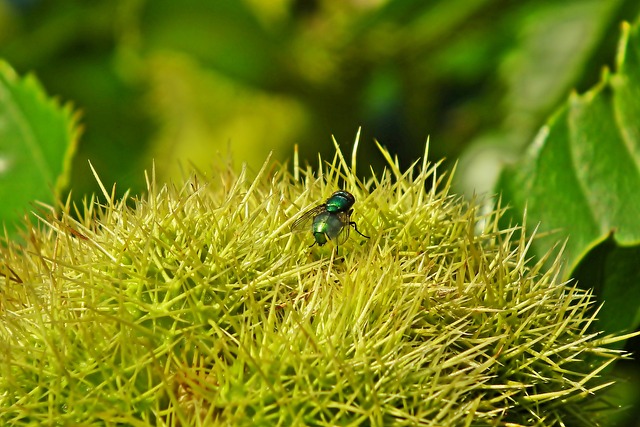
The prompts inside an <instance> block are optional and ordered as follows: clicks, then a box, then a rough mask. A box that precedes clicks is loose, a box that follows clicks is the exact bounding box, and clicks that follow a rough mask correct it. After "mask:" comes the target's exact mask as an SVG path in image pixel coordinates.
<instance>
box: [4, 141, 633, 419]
mask: <svg viewBox="0 0 640 427" xmlns="http://www.w3.org/2000/svg"><path fill="white" fill-rule="evenodd" d="M336 147H337V145H336ZM356 147H357V144H356ZM355 151H356V150H355V149H354V155H353V159H352V161H351V165H348V164H347V162H346V160H345V159H344V158H343V155H342V153H341V152H340V151H339V149H338V150H337V153H336V156H335V157H334V159H333V161H332V162H331V163H329V164H327V165H325V166H324V167H322V168H321V169H320V171H319V172H317V173H314V171H313V170H312V169H311V168H310V167H307V168H304V169H300V168H298V167H297V161H296V168H295V171H294V173H293V174H291V173H290V172H288V170H287V168H286V167H284V166H277V165H274V164H272V163H271V162H269V161H267V162H266V163H265V165H264V167H263V168H262V170H260V171H259V172H258V173H257V176H256V177H255V179H251V180H250V179H248V178H247V175H248V174H247V172H246V170H244V169H243V170H242V171H241V172H240V173H239V174H235V173H234V172H233V171H232V170H231V169H230V168H218V169H217V170H216V171H215V173H214V174H212V175H211V177H204V176H202V175H194V176H193V177H192V178H190V179H188V180H186V182H185V183H184V184H182V185H179V186H173V185H163V186H159V185H157V184H156V182H155V179H154V178H153V176H152V177H150V178H149V180H148V181H149V183H148V195H146V196H144V197H140V198H130V197H125V198H124V199H122V200H120V201H117V200H115V198H114V197H113V195H112V194H110V193H108V192H107V191H106V190H104V189H103V191H104V195H105V197H106V199H107V202H106V203H104V204H99V203H97V202H96V201H95V200H93V199H92V200H90V201H88V202H87V203H86V204H85V206H84V207H83V209H82V210H81V211H80V212H75V215H72V212H71V211H72V208H71V207H70V206H69V203H67V204H66V205H65V206H63V208H62V209H61V212H60V213H55V212H54V210H53V209H51V210H50V211H49V212H48V213H41V214H39V216H40V221H39V224H38V225H37V226H36V227H29V226H27V227H28V229H27V232H26V233H25V243H24V244H22V245H18V244H16V243H12V242H6V243H5V245H4V246H5V247H3V249H2V253H1V257H2V272H3V277H0V289H1V290H2V291H1V294H0V304H1V306H0V316H1V320H0V337H1V338H0V349H1V350H0V424H2V425H89V424H91V425H105V426H113V425H131V426H146V425H158V426H179V425H180V426H187V425H283V426H291V425H326V426H333V425H351V426H371V425H429V426H463V425H505V426H506V425H510V426H516V425H571V426H580V425H584V426H589V425H597V424H598V423H599V420H600V415H601V410H602V406H603V404H602V402H601V401H600V399H599V394H598V392H599V390H600V389H601V388H603V387H605V386H606V385H607V384H608V382H607V381H606V380H604V379H602V378H600V374H601V373H602V371H603V369H605V368H606V367H607V366H608V365H610V364H611V363H612V362H614V361H615V360H616V359H619V358H620V357H622V356H624V355H623V354H621V353H619V352H616V351H613V350H609V349H607V348H605V347H604V344H606V343H607V342H610V341H613V340H615V339H618V338H615V337H609V338H606V339H603V338H600V337H598V335H597V333H595V332H593V331H592V330H591V328H590V326H591V324H592V321H593V320H594V316H595V313H594V310H593V307H592V297H591V294H590V293H589V292H585V291H583V290H581V289H579V288H577V287H576V286H575V284H571V283H562V282H561V281H560V279H559V274H558V267H559V262H556V263H555V264H554V267H553V268H552V269H551V270H543V267H542V265H543V261H544V260H537V261H535V260H534V261H531V260H529V259H528V257H527V249H528V244H529V241H527V240H526V239H525V238H524V237H522V236H524V234H525V233H522V232H521V231H522V229H519V228H517V227H513V228H510V229H506V230H505V229H500V228H499V227H498V219H499V217H500V215H501V214H502V210H501V209H500V208H498V209H497V210H495V211H492V212H489V213H487V214H481V213H480V211H481V209H480V207H479V206H480V205H479V204H478V203H476V202H473V201H472V202H465V201H463V200H462V199H461V198H459V197H455V196H453V195H450V194H449V192H448V190H449V181H447V180H445V179H444V178H443V177H442V176H440V175H438V174H437V169H436V165H431V164H428V163H427V162H426V161H422V163H421V164H415V165H414V166H412V167H411V168H410V169H409V170H407V171H406V172H402V171H401V170H400V167H399V166H398V162H397V160H394V159H392V158H391V156H390V155H389V153H388V152H387V151H385V150H384V149H381V152H382V154H383V155H384V157H385V158H386V159H387V160H388V163H389V167H388V169H387V170H386V171H385V172H384V173H383V174H382V175H381V176H377V177H376V176H374V177H372V178H370V179H369V180H367V181H365V182H361V181H360V180H359V179H358V178H357V177H356V174H355V167H356V162H355ZM425 157H426V153H425ZM338 188H345V189H347V190H348V191H350V192H352V193H353V194H354V195H355V197H356V200H357V202H356V204H355V206H354V208H355V212H354V214H353V216H352V220H354V221H356V222H357V223H358V227H359V229H360V230H361V231H362V232H363V233H364V234H366V235H368V236H370V237H371V238H370V239H369V240H366V239H364V238H363V237H361V236H359V235H358V234H357V233H352V235H351V236H350V238H349V240H348V241H347V243H345V244H344V245H341V246H340V248H339V249H338V250H336V248H335V246H332V245H331V244H328V245H325V246H324V247H317V246H315V247H312V248H310V249H309V248H308V246H309V245H310V244H311V243H313V237H312V235H311V233H309V234H308V235H307V234H302V235H300V234H297V235H296V234H293V235H292V234H291V233H289V227H290V225H291V223H292V221H293V220H294V219H295V218H296V216H297V215H298V214H299V213H300V212H302V211H304V210H305V209H307V208H309V207H311V206H314V205H315V204H316V203H318V202H320V201H323V200H325V199H326V198H327V197H328V196H329V195H330V194H331V193H332V192H333V191H335V190H336V189H338ZM74 217H76V218H79V219H74Z"/></svg>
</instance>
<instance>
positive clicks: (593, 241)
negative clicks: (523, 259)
mask: <svg viewBox="0 0 640 427" xmlns="http://www.w3.org/2000/svg"><path fill="white" fill-rule="evenodd" d="M619 49H620V50H619V55H618V60H617V66H618V71H617V73H616V74H615V75H610V74H609V73H607V72H605V73H604V76H603V79H602V82H601V83H600V84H599V85H598V86H596V87H595V88H594V89H592V90H590V91H589V92H587V93H586V94H584V95H581V96H580V95H577V94H573V95H572V96H571V97H570V99H569V101H568V102H567V104H566V105H565V106H564V107H563V108H562V109H561V111H559V112H558V113H557V114H556V115H555V116H554V117H553V118H552V119H551V120H550V121H549V123H548V124H547V125H546V126H545V127H544V128H543V129H542V131H541V132H540V133H539V136H538V138H537V139H536V140H535V141H534V143H533V145H532V146H531V149H530V151H529V152H528V153H527V155H526V156H525V157H524V159H522V161H521V163H520V164H518V165H516V166H514V167H510V168H507V169H505V171H504V172H503V174H502V176H501V179H500V183H499V189H500V190H501V191H502V194H503V197H504V198H505V199H506V200H507V201H508V202H509V204H510V205H511V206H512V207H513V215H514V217H515V218H518V217H519V216H521V215H522V214H523V213H524V211H525V206H526V213H527V221H528V222H529V224H532V223H533V224H537V223H540V224H541V230H542V231H552V230H559V233H554V234H553V235H552V236H551V238H553V239H554V240H557V238H558V237H562V236H565V237H569V240H568V242H567V250H566V253H565V256H566V257H567V258H568V265H569V266H570V267H571V268H572V269H574V268H575V269H574V270H573V273H572V275H573V276H575V277H578V278H580V283H581V285H582V286H583V287H588V288H594V289H596V290H597V291H598V296H599V297H600V298H601V300H602V299H603V298H604V299H607V304H605V305H604V307H603V310H602V311H601V312H600V315H599V317H600V319H602V324H601V326H602V327H606V328H612V329H605V330H607V331H608V332H612V331H613V330H617V331H619V330H620V329H626V328H631V327H633V326H635V322H636V313H637V312H638V307H639V305H638V302H639V300H638V299H637V298H628V297H629V295H628V294H627V293H626V291H625V290H626V289H628V288H630V287H638V286H640V275H639V274H637V270H638V267H637V257H636V256H635V254H637V253H638V249H637V245H638V243H639V242H640V197H638V189H639V188H640V124H639V123H638V117H640V36H639V34H638V27H637V26H634V27H633V28H631V27H630V26H629V25H627V24H625V25H624V26H623V34H622V38H621V42H620V48H619ZM609 236H611V237H610V241H609V242H608V243H607V245H605V246H600V247H599V248H598V249H597V250H593V249H592V248H593V247H594V246H595V245H597V244H598V243H599V242H602V241H604V240H605V239H607V238H608V237H609ZM548 245H549V241H548V240H546V239H540V240H539V241H538V242H537V246H536V251H537V252H538V254H542V253H544V252H545V251H546V250H547V249H548V247H549V246H548ZM622 246H625V247H626V248H624V249H623V248H622ZM589 250H592V252H589V253H588V255H587V252H588V251H589ZM612 257H613V258H615V259H613V258H612ZM581 260H582V262H581ZM578 263H579V264H578ZM576 266H577V268H576ZM614 266H615V268H614ZM622 272H626V273H625V274H621V273H622ZM631 272H636V273H634V274H631ZM596 273H597V274H596ZM624 295H626V296H627V298H624V297H623V296H624ZM614 296H619V297H618V298H615V299H617V301H615V302H613V301H611V302H610V303H609V299H613V298H614ZM619 311H624V312H626V314H625V316H623V317H620V316H619V315H618V313H617V312H619Z"/></svg>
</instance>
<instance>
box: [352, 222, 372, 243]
mask: <svg viewBox="0 0 640 427" xmlns="http://www.w3.org/2000/svg"><path fill="white" fill-rule="evenodd" d="M349 225H350V226H351V227H353V229H354V230H356V233H358V234H359V235H361V236H362V237H366V238H367V239H368V238H369V236H365V235H364V234H362V233H361V232H360V230H358V226H357V225H356V223H355V222H354V221H350V222H349Z"/></svg>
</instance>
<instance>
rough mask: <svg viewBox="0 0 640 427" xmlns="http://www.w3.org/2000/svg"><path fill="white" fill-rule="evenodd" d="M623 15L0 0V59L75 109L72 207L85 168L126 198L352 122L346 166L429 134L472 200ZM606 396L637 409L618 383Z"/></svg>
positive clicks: (618, 10)
mask: <svg viewBox="0 0 640 427" xmlns="http://www.w3.org/2000/svg"><path fill="white" fill-rule="evenodd" d="M639 13H640V2H639V1H638V0H563V1H558V0H535V1H534V0H522V1H513V0H511V1H507V0H494V1H490V0H433V1H426V0H386V1H385V0H344V1H335V0H334V1H330V0H317V1H313V0H270V1H263V0H244V1H241V0H216V1H213V0H209V1H204V0H189V1H186V2H175V1H168V0H154V1H143V0H131V1H123V0H116V1H108V2H107V1H80V0H66V1H47V0H12V1H9V0H0V58H2V59H4V60H6V61H7V62H8V63H10V64H11V66H13V67H14V68H15V69H16V71H17V72H18V73H19V74H20V75H24V74H26V73H29V72H33V73H34V74H35V75H36V76H37V78H38V79H39V80H40V81H41V82H42V85H43V86H44V88H45V89H46V91H47V92H48V93H49V94H51V95H54V96H57V97H59V99H60V100H61V101H63V102H67V101H71V102H72V103H73V104H74V106H75V108H76V109H77V110H79V111H80V112H81V115H82V116H81V119H80V122H81V123H82V126H83V134H82V136H81V138H80V144H79V146H78V151H77V154H76V156H75V158H74V164H73V167H72V169H71V183H70V186H69V188H71V189H73V193H74V195H75V197H76V200H78V199H80V198H81V197H82V196H83V195H84V194H88V193H92V192H98V187H97V185H96V183H95V179H94V177H93V175H92V174H91V171H90V168H89V165H88V160H90V161H91V162H92V164H93V165H94V166H95V168H96V170H97V172H98V174H99V175H100V177H101V179H102V181H103V182H104V183H105V185H106V186H107V188H110V187H111V185H112V184H113V183H115V182H117V184H118V186H117V189H118V194H122V193H124V191H125V190H127V189H129V188H131V189H132V192H133V194H139V193H141V192H143V191H144V189H145V180H144V174H143V171H144V170H145V169H146V170H149V169H150V168H151V165H152V162H155V166H156V171H157V176H158V180H159V181H160V182H163V181H167V180H170V179H179V177H180V176H181V174H182V173H183V171H186V170H189V169H190V168H192V167H194V166H195V167H197V168H199V169H200V170H202V171H205V172H206V171H209V170H210V165H211V164H213V163H214V162H218V161H219V160H220V159H221V158H223V159H227V158H231V159H232V161H233V163H234V164H235V166H236V167H239V166H240V164H242V163H247V164H248V165H249V166H250V167H251V168H253V169H254V170H257V169H258V168H259V166H260V165H261V164H262V162H264V160H265V158H266V156H267V155H268V153H269V152H270V151H274V153H275V157H276V158H277V159H280V160H282V161H286V160H287V159H290V158H291V157H292V155H293V146H294V144H298V145H299V147H300V154H301V157H302V158H303V159H304V160H307V161H309V162H311V163H313V164H316V163H317V154H318V152H319V153H320V154H321V155H322V156H323V157H324V158H327V157H330V156H331V155H332V154H333V152H334V149H333V145H332V142H331V135H334V136H335V137H336V139H337V141H338V142H339V143H341V144H342V146H343V147H344V148H345V149H346V151H347V152H348V151H349V149H350V147H351V144H352V142H353V140H354V138H355V135H356V132H357V129H358V127H360V126H362V135H361V145H360V152H359V153H360V154H359V162H360V165H361V166H360V168H359V170H360V171H362V172H364V171H367V169H368V168H367V167H366V166H367V165H371V166H372V167H373V169H374V170H377V171H380V170H381V168H382V159H381V158H380V157H379V155H378V151H377V149H376V148H375V145H374V144H373V142H372V140H373V139H374V138H375V139H377V140H378V141H380V142H381V143H382V144H383V145H384V146H386V147H388V148H389V149H390V151H391V152H392V153H396V154H397V155H398V157H399V159H400V163H401V165H402V166H403V167H407V166H409V165H410V163H411V162H413V161H414V160H416V159H417V158H418V157H420V156H421V155H422V153H423V151H424V143H425V141H426V139H427V137H428V136H430V157H431V160H438V159H440V158H446V159H447V160H446V162H445V164H444V166H445V167H447V168H450V167H452V166H453V164H454V163H455V162H458V168H457V172H456V185H457V190H458V191H459V192H464V193H466V194H471V193H472V192H474V191H475V192H479V193H482V192H486V191H492V188H493V182H494V180H495V178H496V176H497V174H498V173H499V171H500V168H501V166H502V165H503V164H504V163H507V162H510V161H513V160H514V159H516V158H518V157H519V155H520V154H521V153H522V152H523V151H524V149H525V147H526V146H527V145H528V144H529V143H530V142H531V140H532V139H533V137H534V135H535V134H536V132H537V131H538V129H539V128H540V126H541V125H542V124H543V123H545V121H546V120H547V118H548V117H549V116H550V115H551V114H552V113H553V112H554V111H556V109H557V108H558V107H559V106H560V105H561V104H563V103H564V102H565V100H566V99H567V96H568V95H569V93H571V91H574V90H577V91H578V92H583V91H585V90H587V89H588V88H591V87H593V86H594V85H595V84H596V83H597V82H598V81H599V80H600V76H601V73H602V69H603V67H611V68H612V67H613V64H614V60H615V54H616V44H617V43H618V40H619V36H620V23H621V22H622V21H625V20H626V21H629V22H636V21H637V19H638V15H639ZM631 345H633V343H632V344H631ZM637 347H638V345H637V344H636V348H637ZM634 372H636V373H631V372H629V371H620V374H619V375H620V376H621V378H622V379H629V378H633V375H635V376H636V377H638V378H640V374H638V372H640V371H638V370H636V371H634ZM625 387H626V388H625ZM620 390H621V391H618V393H621V394H626V395H628V396H630V397H629V399H630V400H629V401H628V402H627V403H630V402H633V401H634V400H638V399H639V398H640V397H639V396H638V395H639V394H640V388H639V387H638V386H637V385H636V383H635V382H634V380H633V379H632V380H631V381H628V382H627V383H626V385H624V384H623V386H622V388H621V389H620ZM627 403H624V402H623V403H622V404H627ZM636 418H637V417H636V415H634V414H633V412H627V414H626V415H625V416H622V418H621V419H620V423H623V422H625V423H630V424H629V425H640V424H638V423H637V421H635V420H636ZM620 425H622V424H620Z"/></svg>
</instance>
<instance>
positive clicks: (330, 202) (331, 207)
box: [326, 190, 356, 213]
mask: <svg viewBox="0 0 640 427" xmlns="http://www.w3.org/2000/svg"><path fill="white" fill-rule="evenodd" d="M355 202H356V198H355V197H353V194H351V193H349V192H347V191H344V190H340V191H336V192H335V193H333V194H332V195H331V197H329V198H328V199H327V203H326V209H327V212H331V213H338V212H347V211H348V210H349V209H351V206H353V204H354V203H355Z"/></svg>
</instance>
